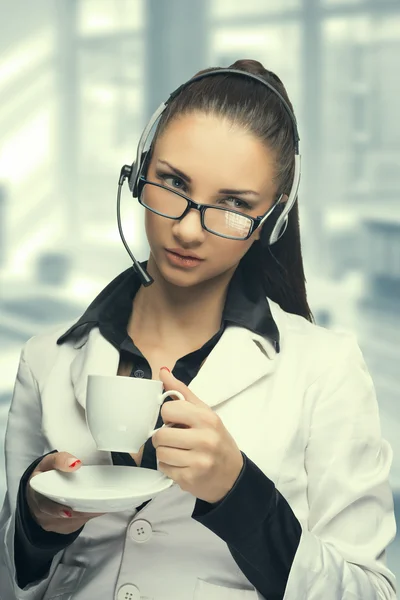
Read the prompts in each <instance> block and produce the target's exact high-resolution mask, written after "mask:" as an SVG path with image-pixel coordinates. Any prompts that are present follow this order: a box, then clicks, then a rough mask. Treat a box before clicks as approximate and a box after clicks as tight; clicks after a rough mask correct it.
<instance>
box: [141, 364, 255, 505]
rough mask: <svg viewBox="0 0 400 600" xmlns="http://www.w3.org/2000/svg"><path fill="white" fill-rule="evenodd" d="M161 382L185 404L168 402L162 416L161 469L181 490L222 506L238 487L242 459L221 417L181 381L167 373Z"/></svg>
mask: <svg viewBox="0 0 400 600" xmlns="http://www.w3.org/2000/svg"><path fill="white" fill-rule="evenodd" d="M159 377H160V380H161V381H162V382H163V384H164V388H165V390H166V391H168V390H172V389H174V390H177V391H179V392H181V393H182V394H183V395H184V397H185V401H183V400H174V401H172V402H165V403H164V404H163V406H162V408H161V416H162V418H163V421H164V423H165V424H168V423H174V424H178V425H181V426H184V427H185V428H177V427H171V428H170V427H168V428H167V427H163V428H162V429H160V430H159V431H157V432H156V433H155V434H154V435H153V437H152V440H153V445H154V447H155V448H156V454H157V458H158V460H159V465H158V468H159V470H160V471H162V472H163V473H164V474H165V475H167V476H168V477H170V478H171V479H172V480H173V481H174V482H175V483H177V484H178V485H179V486H180V487H181V489H182V490H184V491H185V492H190V493H191V494H192V495H193V496H195V497H196V498H199V499H200V500H205V501H206V502H210V503H215V502H219V501H220V500H222V498H224V497H225V496H226V494H227V493H228V492H229V491H230V490H231V489H232V487H233V485H234V484H235V482H236V480H237V478H238V476H239V474H240V471H241V469H242V466H243V456H242V453H241V452H240V450H239V448H238V446H237V445H236V442H235V440H234V439H233V437H232V436H231V434H230V433H229V432H228V430H227V429H226V428H225V427H224V425H223V423H222V421H221V419H220V418H219V417H218V415H217V414H216V413H215V412H214V411H213V410H212V409H211V408H210V407H209V406H208V405H207V404H205V403H204V402H202V401H201V400H199V398H197V396H195V395H194V394H193V392H192V391H191V390H190V389H189V388H188V387H187V386H186V385H185V384H184V383H182V381H179V379H176V378H175V377H174V376H173V375H172V373H169V372H168V371H166V370H165V369H161V370H160V374H159Z"/></svg>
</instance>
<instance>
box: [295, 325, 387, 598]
mask: <svg viewBox="0 0 400 600" xmlns="http://www.w3.org/2000/svg"><path fill="white" fill-rule="evenodd" d="M343 345H344V348H342V349H341V351H340V357H339V358H338V359H337V360H336V363H335V364H332V365H328V367H327V369H326V371H325V373H324V374H323V375H321V376H320V377H319V378H318V379H317V381H315V382H314V383H313V384H312V385H311V386H310V388H309V389H308V392H307V396H308V400H309V401H310V402H311V403H312V404H311V406H312V407H313V408H312V418H311V423H310V433H309V439H308V444H307V448H306V452H305V468H306V470H307V474H308V502H309V518H308V526H307V527H306V528H303V531H302V535H301V539H300V544H299V547H298V549H297V553H296V556H295V559H294V562H293V565H292V568H291V572H290V575H289V580H288V584H287V587H286V592H285V596H284V599H285V600H295V599H296V600H300V599H303V598H304V600H306V599H307V600H322V599H324V600H339V599H341V600H377V599H378V598H379V599H380V600H393V599H395V598H396V578H395V576H394V575H393V573H392V572H391V571H390V570H389V569H388V568H387V566H386V548H387V546H388V545H389V544H390V543H391V542H392V541H393V539H394V538H395V535H396V522H395V517H394V506H393V493H392V491H391V488H390V485H389V473H390V468H391V464H392V458H393V453H392V449H391V447H390V445H389V443H388V442H387V441H386V440H384V439H382V436H381V428H380V418H379V410H378V404H377V399H376V394H375V388H374V384H373V382H372V379H371V376H370V374H369V372H368V370H367V367H366V365H365V361H364V358H363V355H362V353H361V351H360V348H359V346H358V344H357V341H356V339H355V337H354V336H353V335H348V336H345V338H344V342H343Z"/></svg>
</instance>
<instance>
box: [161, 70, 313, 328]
mask: <svg viewBox="0 0 400 600" xmlns="http://www.w3.org/2000/svg"><path fill="white" fill-rule="evenodd" d="M219 68H222V67H216V68H211V69H204V70H203V71H199V73H196V75H200V74H202V73H207V72H208V71H213V70H218V69H219ZM229 68H232V69H238V70H240V71H245V72H248V73H253V74H255V75H259V76H261V77H262V78H263V79H265V81H267V82H268V83H270V84H271V85H273V86H274V87H275V89H276V90H277V91H278V92H279V93H280V94H281V95H282V96H283V98H284V99H285V100H286V102H287V103H288V105H289V106H290V108H291V110H292V111H293V107H292V104H291V102H290V100H289V98H288V95H287V92H286V89H285V87H284V85H283V83H282V82H281V80H280V79H279V77H277V76H276V75H275V73H272V72H271V71H267V70H266V69H265V68H264V67H263V65H262V64H261V63H259V62H258V61H255V60H237V61H236V62H235V63H234V64H232V65H231V66H230V67H229ZM196 75H195V76H194V77H196ZM193 111H201V112H205V113H208V114H216V115H221V116H224V117H225V118H228V119H229V120H230V121H231V122H232V123H234V124H239V125H241V126H242V127H244V128H246V129H247V130H248V131H250V132H251V133H253V134H254V135H255V136H257V137H258V138H259V139H261V140H262V141H263V142H264V143H265V144H266V145H267V146H268V148H270V149H271V150H272V151H274V153H275V158H276V172H275V178H274V182H275V185H276V193H277V195H279V194H287V195H289V193H290V189H291V185H292V182H293V177H294V154H295V149H294V135H293V125H292V122H291V119H290V117H289V115H288V113H287V111H286V110H285V108H284V107H283V104H282V102H281V100H280V99H279V98H278V96H277V95H276V94H274V93H273V92H272V91H271V90H269V89H268V88H267V87H266V86H263V85H261V84H260V83H259V82H257V81H256V80H252V79H251V78H245V77H238V76H232V75H230V74H228V73H224V74H221V75H214V76H212V77H206V78H204V79H200V80H199V81H194V82H193V83H191V84H189V85H188V86H187V87H185V88H184V89H183V91H182V92H180V93H179V94H178V95H177V96H176V97H175V98H174V99H173V100H172V101H171V103H170V104H169V105H168V107H167V109H166V110H165V111H164V113H163V114H162V117H161V119H160V121H159V123H158V126H157V129H156V132H155V136H154V139H153V143H152V147H154V142H155V140H156V139H157V137H159V136H160V135H161V133H162V132H163V131H164V129H165V128H166V126H167V125H168V123H170V122H171V120H172V119H173V118H174V117H176V116H177V115H182V114H185V113H186V114H187V113H190V112H193ZM279 214H280V212H279V208H278V209H275V211H274V212H273V213H272V215H271V216H270V217H269V218H268V219H267V220H266V222H265V223H264V225H263V226H262V232H261V235H260V240H259V241H258V240H257V241H255V242H254V243H253V245H252V246H251V248H250V249H249V250H248V252H247V253H246V254H245V256H244V257H243V258H242V260H241V265H243V267H244V268H243V274H244V277H245V278H246V277H248V278H250V279H252V280H254V278H257V280H258V281H257V283H260V284H261V285H262V286H263V289H264V291H265V294H266V295H267V296H268V297H269V298H271V300H273V301H275V302H276V303H277V304H279V305H280V306H281V308H282V309H283V310H285V311H287V312H290V313H295V314H298V315H300V316H302V317H304V318H305V319H307V320H309V321H311V322H313V321H314V317H313V315H312V313H311V310H310V308H309V306H308V302H307V294H306V287H305V283H306V280H305V275H304V267H303V258H302V253H301V243H300V228H299V211H298V204H297V202H296V203H295V205H294V206H293V208H292V210H291V211H290V213H289V218H288V225H287V229H286V231H285V233H284V235H283V236H282V237H281V238H280V239H279V240H278V241H277V242H276V243H275V244H273V246H272V247H273V253H272V250H271V247H270V246H269V245H268V239H269V236H270V234H271V232H272V229H273V227H274V225H275V223H276V221H277V218H278V216H279Z"/></svg>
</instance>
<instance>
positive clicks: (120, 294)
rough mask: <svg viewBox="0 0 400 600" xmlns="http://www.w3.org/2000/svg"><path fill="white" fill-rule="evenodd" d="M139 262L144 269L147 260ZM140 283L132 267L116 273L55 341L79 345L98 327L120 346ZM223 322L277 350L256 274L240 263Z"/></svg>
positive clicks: (276, 334) (276, 333)
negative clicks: (263, 338) (266, 341)
mask: <svg viewBox="0 0 400 600" xmlns="http://www.w3.org/2000/svg"><path fill="white" fill-rule="evenodd" d="M141 265H142V266H143V267H144V268H146V267H147V261H144V262H142V263H141ZM140 286H141V280H140V278H139V277H138V275H137V274H136V272H135V271H134V270H133V268H132V267H131V268H129V269H127V270H126V271H124V272H123V273H120V274H119V275H118V276H117V277H116V278H115V279H114V280H113V281H111V282H110V283H109V284H108V285H107V286H106V287H105V288H104V290H102V292H100V294H99V295H98V296H97V297H96V298H95V299H94V300H93V302H92V303H91V304H90V306H89V307H88V308H87V310H86V311H85V312H84V314H83V315H82V316H81V318H80V319H79V320H78V321H77V322H76V323H74V324H73V325H72V327H70V328H69V329H68V330H67V331H66V332H65V333H64V334H63V335H62V336H60V337H59V338H58V340H57V344H63V343H65V342H67V341H69V342H71V343H72V344H74V345H75V347H79V346H80V345H82V344H83V343H84V341H85V339H87V336H88V334H89V332H90V330H91V329H93V328H94V327H96V326H99V327H100V329H102V331H103V333H104V332H105V331H107V333H105V334H104V335H106V337H107V338H108V339H109V341H110V342H112V343H113V344H114V345H115V347H116V348H120V347H121V344H122V343H123V341H124V340H125V338H126V336H127V332H126V326H127V323H128V320H129V317H130V315H131V311H132V303H133V300H134V297H135V295H136V293H137V291H138V290H139V288H140ZM223 323H229V324H233V325H240V326H242V327H245V328H246V329H249V330H250V331H252V332H253V333H256V334H259V335H261V336H266V337H268V338H269V339H270V340H271V342H272V343H273V344H274V345H275V348H276V349H277V351H278V352H279V348H280V333H279V329H278V327H277V326H276V323H275V321H274V319H273V317H272V314H271V310H270V307H269V305H268V302H267V300H266V297H265V292H264V290H263V289H262V286H261V283H260V281H259V280H258V279H257V278H256V277H250V278H249V277H246V272H245V269H244V268H243V265H242V263H239V266H238V267H237V269H236V271H235V273H234V275H233V277H232V279H231V281H230V283H229V287H228V292H227V297H226V301H225V306H224V310H223V314H222V323H221V327H222V324H223Z"/></svg>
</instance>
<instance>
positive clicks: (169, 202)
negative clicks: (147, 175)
mask: <svg viewBox="0 0 400 600" xmlns="http://www.w3.org/2000/svg"><path fill="white" fill-rule="evenodd" d="M141 199H142V202H143V203H144V204H145V205H146V206H148V207H149V208H151V209H152V210H155V211H156V212H158V213H160V214H162V215H166V216H168V217H180V216H181V214H182V213H183V211H184V210H185V208H186V206H187V202H186V200H185V199H184V198H182V197H181V196H178V194H175V193H174V192H170V191H169V190H166V189H164V188H160V187H158V186H156V185H150V184H145V185H144V187H143V192H142V197H141Z"/></svg>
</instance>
